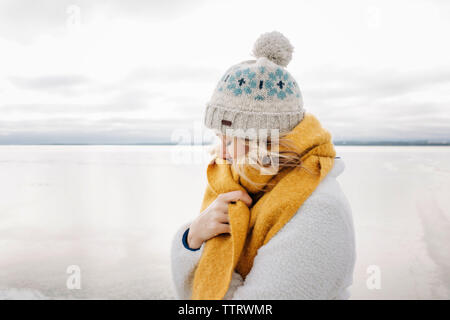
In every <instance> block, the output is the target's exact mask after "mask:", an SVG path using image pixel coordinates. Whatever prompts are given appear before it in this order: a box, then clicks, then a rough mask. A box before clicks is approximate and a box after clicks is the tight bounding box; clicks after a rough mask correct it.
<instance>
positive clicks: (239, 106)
mask: <svg viewBox="0 0 450 320" xmlns="http://www.w3.org/2000/svg"><path fill="white" fill-rule="evenodd" d="M293 51H294V47H293V46H292V45H291V43H290V42H289V40H288V39H287V38H286V37H285V36H284V35H283V34H281V33H280V32H278V31H272V32H267V33H264V34H262V35H261V36H260V37H259V38H258V39H257V40H256V42H255V44H254V46H253V52H252V54H253V56H254V57H255V58H256V60H246V61H243V62H241V63H239V64H236V65H233V66H231V67H230V68H228V70H227V71H226V72H225V74H224V75H223V76H222V78H221V79H220V80H219V83H218V84H217V86H216V88H215V90H214V92H213V94H212V96H211V99H210V100H209V102H208V103H207V105H206V112H205V113H204V118H203V123H204V125H205V126H206V127H207V128H209V129H213V130H214V131H215V132H216V133H221V134H224V135H227V136H235V137H241V138H247V139H250V140H252V139H256V138H258V137H259V136H260V135H261V134H264V135H266V136H267V137H270V136H271V135H272V133H273V131H272V130H275V131H276V132H277V133H278V135H283V134H285V133H287V132H289V131H291V130H292V129H293V128H294V127H295V126H297V124H298V123H299V122H300V121H301V120H302V119H303V117H304V114H305V110H304V109H303V98H302V94H301V92H300V88H299V86H298V84H297V82H296V81H295V79H294V78H293V77H292V75H291V74H290V73H289V72H288V71H287V70H286V69H285V67H286V66H287V65H288V64H289V62H290V61H291V59H292V53H293Z"/></svg>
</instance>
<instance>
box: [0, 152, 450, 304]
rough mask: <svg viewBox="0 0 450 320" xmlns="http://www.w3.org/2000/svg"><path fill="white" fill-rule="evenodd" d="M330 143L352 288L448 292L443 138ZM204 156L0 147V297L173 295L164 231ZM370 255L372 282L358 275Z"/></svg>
mask: <svg viewBox="0 0 450 320" xmlns="http://www.w3.org/2000/svg"><path fill="white" fill-rule="evenodd" d="M337 152H338V156H341V157H342V158H343V160H344V162H345V164H346V170H345V171H344V173H343V174H342V175H341V176H340V178H339V181H340V183H341V185H342V187H343V189H344V192H345V193H346V195H347V197H348V198H349V201H350V203H351V205H352V210H353V217H354V223H355V231H356V241H357V243H356V244H357V262H356V267H355V276H354V285H353V287H352V290H351V291H352V298H353V299H431V298H440V299H450V209H449V208H450V196H449V195H450V147H350V146H348V147H347V146H346V147H337ZM208 159H209V158H208V155H207V154H206V152H205V148H203V147H200V146H197V147H186V146H184V147H170V146H0V194H1V196H0V299H4V298H12V299H14V298H29V299H39V298H57V299H62V298H83V299H91V298H106V299H109V298H112V299H126V298H131V299H171V298H173V291H172V290H173V289H172V282H171V278H170V262H169V247H170V241H171V238H172V235H173V233H174V232H175V230H176V229H177V228H178V227H179V226H180V225H181V224H182V223H184V222H185V221H187V220H190V219H191V218H192V217H194V216H195V215H197V214H198V211H199V209H200V204H201V199H202V196H203V192H204V189H205V183H206V181H205V178H206V177H205V168H206V164H207V160H208ZM72 265H76V266H79V267H80V270H81V289H79V290H77V289H72V290H70V289H68V288H67V286H66V281H67V279H68V277H69V274H67V273H66V270H67V268H68V267H69V266H72ZM373 265H375V266H377V267H378V268H379V270H380V271H381V278H380V279H381V282H380V284H381V287H380V288H379V289H369V288H368V286H367V285H366V280H367V278H368V277H369V276H370V275H369V274H368V273H367V270H368V268H369V267H370V266H373Z"/></svg>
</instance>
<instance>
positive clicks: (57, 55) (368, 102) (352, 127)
mask: <svg viewBox="0 0 450 320" xmlns="http://www.w3.org/2000/svg"><path fill="white" fill-rule="evenodd" d="M272 30H278V31H280V32H282V33H283V34H284V35H286V36H287V37H288V38H289V39H290V41H291V42H292V44H293V46H294V47H295V52H294V56H293V59H292V61H291V63H290V64H289V66H288V70H289V71H290V72H291V73H292V75H293V76H294V77H295V78H296V80H297V82H298V83H299V84H300V87H301V90H302V92H303V96H304V101H305V108H306V110H307V111H309V112H312V113H314V114H316V115H317V116H318V117H319V119H320V120H321V122H322V123H323V124H324V126H326V127H327V128H328V129H330V131H331V132H332V134H333V136H334V138H335V139H336V140H342V139H350V140H359V139H377V140H407V139H426V140H432V141H443V140H446V141H449V140H450V58H449V57H450V44H449V41H448V37H449V33H450V4H449V2H448V1H444V0H441V1H438V0H435V1H426V0H417V1H411V0H408V1H375V0H372V1H360V0H355V1H332V0H331V1H321V0H319V1H282V0H277V1H273V0H272V1H265V0H258V1H245V2H244V1H234V0H231V1H230V0H227V1H211V0H208V1H201V0H195V1H194V0H190V1H182V0H173V1H170V0H165V1H148V0H147V1H145V0H128V1H119V0H109V1H107V0H98V1H95V4H94V1H89V0H78V1H77V0H71V1H68V0H40V1H36V0H28V1H27V0H2V1H1V2H0V143H142V142H155V141H171V139H172V140H173V139H174V140H177V139H178V138H179V136H180V135H181V134H183V133H184V134H187V135H188V140H189V139H191V137H197V138H196V139H197V142H198V135H199V134H200V135H206V136H208V134H210V133H209V132H208V130H206V129H204V128H203V127H202V123H201V120H202V115H203V112H204V108H205V104H206V102H207V101H208V99H209V98H210V96H211V94H212V90H213V89H214V87H215V85H216V82H217V81H218V80H219V78H220V77H221V75H222V73H223V72H225V70H226V69H227V68H228V67H229V66H231V65H232V64H235V63H238V62H240V61H243V60H248V59H251V58H252V56H251V55H250V53H251V49H252V46H253V42H254V41H255V40H256V38H257V37H258V36H259V35H260V34H261V33H263V32H267V31H272ZM184 139H186V138H184ZM184 142H189V141H186V140H185V141H184Z"/></svg>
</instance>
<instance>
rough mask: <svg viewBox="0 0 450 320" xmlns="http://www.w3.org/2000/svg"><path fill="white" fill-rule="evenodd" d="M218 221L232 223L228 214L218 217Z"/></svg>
mask: <svg viewBox="0 0 450 320" xmlns="http://www.w3.org/2000/svg"><path fill="white" fill-rule="evenodd" d="M217 221H218V222H220V223H229V222H230V216H229V215H228V213H226V212H224V213H221V214H219V215H218V216H217Z"/></svg>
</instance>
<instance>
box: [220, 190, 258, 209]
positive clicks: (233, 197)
mask: <svg viewBox="0 0 450 320" xmlns="http://www.w3.org/2000/svg"><path fill="white" fill-rule="evenodd" d="M219 197H220V198H221V199H222V200H223V201H225V202H231V201H238V200H242V201H243V202H244V203H245V204H246V205H247V207H249V206H250V205H251V204H252V201H253V200H252V198H251V197H250V196H249V195H248V193H247V192H245V191H242V190H237V191H231V192H227V193H221V194H220V195H219Z"/></svg>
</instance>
